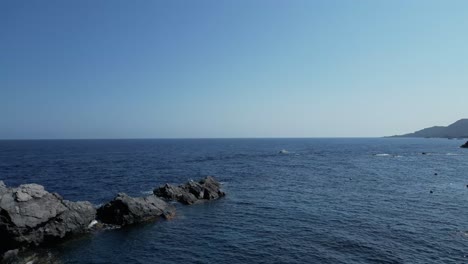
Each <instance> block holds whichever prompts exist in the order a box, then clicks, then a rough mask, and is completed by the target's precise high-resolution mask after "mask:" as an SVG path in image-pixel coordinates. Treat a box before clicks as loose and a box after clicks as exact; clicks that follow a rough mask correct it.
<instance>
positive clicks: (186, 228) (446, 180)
mask: <svg viewBox="0 0 468 264" xmlns="http://www.w3.org/2000/svg"><path fill="white" fill-rule="evenodd" d="M462 143H463V142H462V141H460V140H447V139H206V140H204V139H197V140H64V141H62V140H52V141H46V140H43V141H0V179H1V180H4V181H5V182H6V183H7V185H19V184H23V183H31V182H35V183H39V184H42V185H44V186H45V187H46V188H47V189H48V190H49V191H55V192H59V193H60V194H62V195H63V196H64V197H65V198H66V199H69V200H89V201H91V202H93V203H94V204H96V205H99V204H101V203H103V202H105V201H108V200H110V199H112V198H113V197H114V195H115V194H116V193H118V192H126V193H128V194H131V195H145V194H147V193H150V192H151V190H152V189H153V188H154V187H156V186H158V185H160V184H163V183H166V182H172V183H182V182H185V181H187V180H188V179H198V178H201V177H203V176H205V175H214V176H215V177H217V178H218V179H219V180H220V181H221V182H223V183H224V185H223V186H224V190H225V191H226V192H227V196H226V197H225V198H224V199H222V200H218V201H214V202H209V203H205V204H201V205H194V206H190V207H188V206H181V205H179V206H178V216H177V217H176V218H175V219H174V220H171V221H159V222H156V223H148V224H144V225H140V226H135V227H130V228H124V229H121V230H112V231H105V232H100V233H98V234H94V235H90V236H86V237H84V238H80V239H75V240H71V241H68V242H65V243H63V244H61V245H59V246H57V248H54V249H53V251H54V252H55V253H56V254H59V256H60V258H61V259H62V260H63V262H64V263H243V264H245V263H468V206H467V205H468V188H467V187H466V185H467V184H468V150H466V149H460V148H458V146H459V145H461V144H462ZM282 149H286V150H287V151H289V154H286V155H283V154H278V151H280V150H282ZM422 152H426V153H428V154H427V155H422V154H421V153H422ZM376 154H389V155H376ZM435 173H437V175H435ZM431 191H432V193H431Z"/></svg>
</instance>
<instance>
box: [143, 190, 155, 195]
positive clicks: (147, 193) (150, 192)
mask: <svg viewBox="0 0 468 264" xmlns="http://www.w3.org/2000/svg"><path fill="white" fill-rule="evenodd" d="M140 193H141V194H145V195H150V194H153V191H152V190H151V191H141V192H140Z"/></svg>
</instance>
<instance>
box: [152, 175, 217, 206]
mask: <svg viewBox="0 0 468 264" xmlns="http://www.w3.org/2000/svg"><path fill="white" fill-rule="evenodd" d="M153 193H154V195H156V196H158V197H161V198H164V199H167V200H176V201H179V202H181V203H183V204H188V205H190V204H194V203H197V202H200V201H203V200H214V199H218V198H220V197H223V196H225V193H224V192H223V191H221V184H220V183H219V182H218V181H217V180H216V179H215V178H213V177H211V176H207V177H205V178H204V179H202V180H200V181H199V182H195V181H189V182H187V183H186V184H182V185H179V186H174V185H171V184H165V185H163V186H160V187H159V188H156V189H154V191H153Z"/></svg>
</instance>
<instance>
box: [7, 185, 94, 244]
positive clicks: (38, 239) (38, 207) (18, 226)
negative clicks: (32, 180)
mask: <svg viewBox="0 0 468 264" xmlns="http://www.w3.org/2000/svg"><path fill="white" fill-rule="evenodd" d="M95 216H96V209H95V208H94V206H93V205H92V204H91V203H89V202H70V201H67V200H64V199H63V198H62V197H61V196H60V195H58V194H56V193H49V192H47V191H46V190H45V189H44V187H43V186H41V185H38V184H24V185H20V186H19V187H16V188H8V187H6V186H5V184H4V183H3V182H2V181H0V238H1V239H0V253H1V252H5V251H7V250H10V249H15V248H21V247H28V246H37V245H39V244H43V243H47V242H52V241H54V240H58V239H61V238H64V237H65V236H68V235H71V234H76V233H83V232H85V231H86V229H87V227H88V225H89V224H90V222H91V221H93V220H94V218H95Z"/></svg>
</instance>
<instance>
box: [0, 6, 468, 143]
mask: <svg viewBox="0 0 468 264" xmlns="http://www.w3.org/2000/svg"><path fill="white" fill-rule="evenodd" d="M466 10H468V2H466V1H446V2H443V1H261V0H259V1H138V2H130V1H75V2H65V1H29V2H27V3H26V2H21V1H10V0H7V1H1V2H0V39H1V41H0V56H1V57H0V139H34V138H51V139H56V138H177V137H182V138H197V137H203V138H209V137H369V136H386V135H394V134H403V133H408V132H412V131H415V130H418V129H421V128H424V127H429V126H433V125H448V124H450V123H452V122H455V121H456V120H458V119H461V118H466V117H468V110H467V108H466V102H465V100H466V99H465V98H467V97H468V89H467V84H468V75H467V74H466V72H467V70H468V50H467V49H466V47H467V46H468V34H466V29H467V28H468V17H467V16H466ZM464 99H465V100H464Z"/></svg>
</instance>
